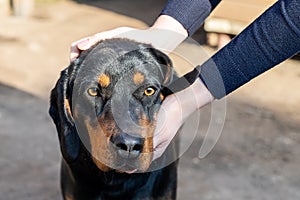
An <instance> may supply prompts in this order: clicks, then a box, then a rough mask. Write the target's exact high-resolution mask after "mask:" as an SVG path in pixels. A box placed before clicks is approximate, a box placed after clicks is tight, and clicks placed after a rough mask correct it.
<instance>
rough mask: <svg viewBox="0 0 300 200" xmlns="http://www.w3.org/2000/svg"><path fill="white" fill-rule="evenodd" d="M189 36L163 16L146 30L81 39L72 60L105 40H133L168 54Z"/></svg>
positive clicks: (121, 29)
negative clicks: (150, 45)
mask: <svg viewBox="0 0 300 200" xmlns="http://www.w3.org/2000/svg"><path fill="white" fill-rule="evenodd" d="M187 36H188V34H187V31H186V30H185V29H184V28H183V26H182V25H181V24H180V23H179V22H178V21H176V20H175V19H173V18H172V17H170V16H166V15H161V16H159V17H158V18H157V20H156V21H155V23H154V24H153V25H152V26H151V27H150V28H147V29H144V30H140V29H135V28H130V27H119V28H116V29H113V30H109V31H105V32H100V33H97V34H95V35H93V36H89V37H85V38H83V39H80V40H78V41H76V42H74V43H73V44H72V45H71V52H70V60H71V61H73V60H74V59H76V58H77V57H78V56H79V55H80V53H81V51H83V50H87V49H89V48H90V47H91V46H93V45H94V44H96V43H97V42H99V41H101V40H105V39H111V38H127V39H132V40H135V41H138V42H142V43H148V44H152V45H153V46H154V47H155V48H157V49H159V50H161V51H164V52H166V53H168V52H171V51H173V50H174V49H175V48H176V47H177V46H178V45H179V44H180V43H181V42H182V41H183V40H184V39H185V38H186V37H187Z"/></svg>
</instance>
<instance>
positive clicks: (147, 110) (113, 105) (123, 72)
mask: <svg viewBox="0 0 300 200" xmlns="http://www.w3.org/2000/svg"><path fill="white" fill-rule="evenodd" d="M173 76H174V74H173V69H172V63H171V61H170V59H169V58H168V57H167V56H166V55H165V54H163V53H162V52H160V51H158V50H156V49H154V48H153V47H152V46H150V45H147V44H141V43H137V42H134V41H131V40H125V39H110V40H104V41H102V42H100V43H98V44H97V45H95V46H94V47H92V48H91V49H89V50H87V51H84V52H82V53H81V55H80V57H79V58H78V59H76V60H75V61H73V62H72V63H71V64H70V66H69V67H68V68H66V69H65V70H64V71H62V72H61V77H60V79H59V80H58V82H57V84H56V86H55V88H54V89H53V90H52V94H51V107H50V111H49V112H50V115H51V117H52V118H53V121H54V123H55V125H56V128H57V131H58V136H59V141H60V146H61V152H62V155H63V159H62V167H61V187H62V193H63V198H64V199H66V200H73V199H74V200H75V199H76V200H100V199H109V200H112V199H122V200H126V199H175V198H176V185H177V162H176V161H175V160H176V144H175V142H172V143H171V145H170V146H169V148H168V149H167V151H166V152H168V155H165V156H162V157H161V158H160V159H158V160H157V161H156V162H151V161H152V152H153V134H154V130H155V127H156V117H157V112H158V110H159V107H160V105H161V103H162V101H163V99H164V98H165V95H164V94H163V93H162V88H163V87H165V86H168V84H170V82H171V81H172V77H173ZM170 156H171V158H170ZM170 160H171V161H175V162H173V163H171V164H170V163H168V162H169V161H170ZM158 165H162V166H164V165H165V167H163V168H160V166H158Z"/></svg>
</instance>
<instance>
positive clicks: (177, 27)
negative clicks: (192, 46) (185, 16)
mask: <svg viewBox="0 0 300 200" xmlns="http://www.w3.org/2000/svg"><path fill="white" fill-rule="evenodd" d="M150 29H165V30H170V31H173V32H176V33H177V34H180V35H182V36H184V38H186V37H188V32H187V30H186V29H185V28H184V27H183V26H182V24H181V23H180V22H178V21H177V20H176V19H174V18H173V17H171V16H168V15H160V16H159V17H158V18H157V19H156V21H155V22H154V24H153V25H152V26H151V27H150Z"/></svg>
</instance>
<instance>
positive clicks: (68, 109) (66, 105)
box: [65, 99, 72, 116]
mask: <svg viewBox="0 0 300 200" xmlns="http://www.w3.org/2000/svg"><path fill="white" fill-rule="evenodd" d="M65 108H66V111H67V112H68V114H69V115H70V116H72V112H71V107H70V103H69V100H68V99H65Z"/></svg>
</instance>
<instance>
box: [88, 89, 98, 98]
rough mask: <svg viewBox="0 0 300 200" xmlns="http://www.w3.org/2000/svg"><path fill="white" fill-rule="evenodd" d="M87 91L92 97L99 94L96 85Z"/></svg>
mask: <svg viewBox="0 0 300 200" xmlns="http://www.w3.org/2000/svg"><path fill="white" fill-rule="evenodd" d="M87 92H88V94H89V95H90V96H92V97H96V96H98V95H99V90H98V88H96V87H92V88H89V89H88V91H87Z"/></svg>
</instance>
